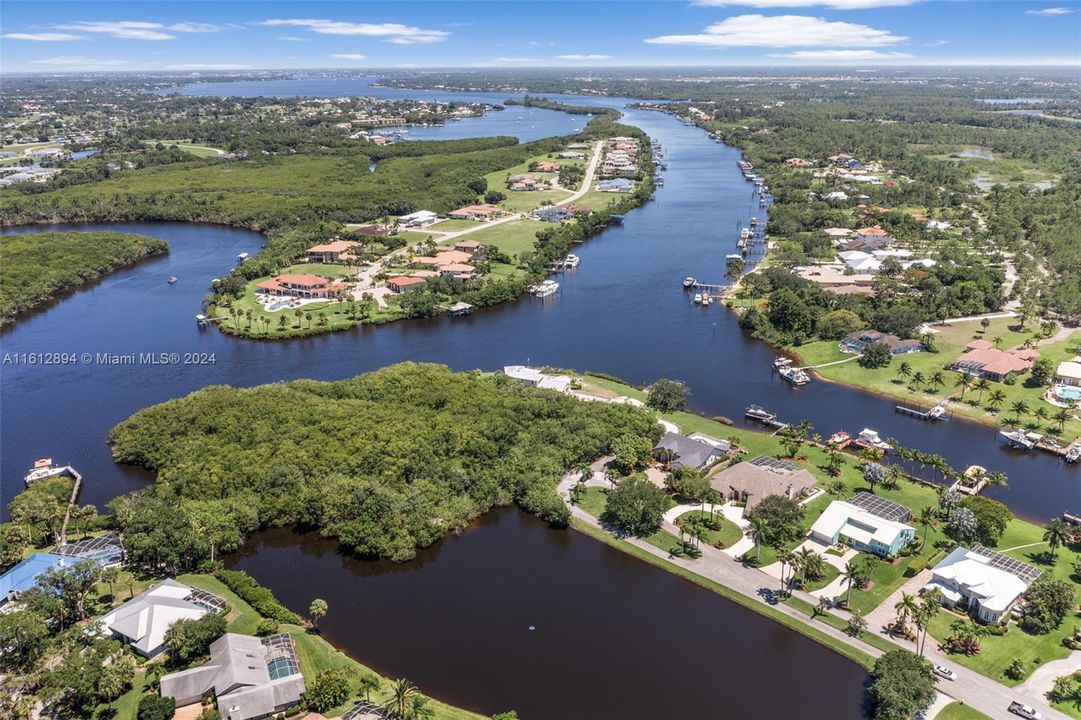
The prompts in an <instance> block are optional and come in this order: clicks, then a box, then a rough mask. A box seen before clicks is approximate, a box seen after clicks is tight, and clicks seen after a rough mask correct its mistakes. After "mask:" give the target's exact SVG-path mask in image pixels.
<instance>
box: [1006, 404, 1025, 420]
mask: <svg viewBox="0 0 1081 720" xmlns="http://www.w3.org/2000/svg"><path fill="white" fill-rule="evenodd" d="M1010 411H1011V412H1013V414H1014V415H1016V416H1017V422H1021V416H1022V415H1024V414H1025V413H1027V412H1028V403H1027V402H1025V401H1024V400H1018V401H1016V402H1015V403H1014V404H1012V405H1010Z"/></svg>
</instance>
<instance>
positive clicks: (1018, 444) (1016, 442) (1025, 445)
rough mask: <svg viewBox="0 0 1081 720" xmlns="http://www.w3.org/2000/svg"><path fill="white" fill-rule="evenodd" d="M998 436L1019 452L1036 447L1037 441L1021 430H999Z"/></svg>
mask: <svg viewBox="0 0 1081 720" xmlns="http://www.w3.org/2000/svg"><path fill="white" fill-rule="evenodd" d="M998 436H999V437H1000V438H1002V439H1003V440H1004V441H1005V442H1006V444H1007V445H1009V446H1010V447H1012V448H1015V449H1017V450H1031V449H1032V448H1034V447H1036V441H1035V440H1033V439H1031V438H1030V437H1028V435H1026V434H1025V433H1023V432H1021V431H1020V430H999V431H998Z"/></svg>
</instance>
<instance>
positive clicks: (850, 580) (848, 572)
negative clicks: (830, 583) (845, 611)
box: [841, 560, 863, 605]
mask: <svg viewBox="0 0 1081 720" xmlns="http://www.w3.org/2000/svg"><path fill="white" fill-rule="evenodd" d="M841 579H842V580H844V582H845V584H847V585H848V592H847V593H846V594H845V605H848V604H849V601H851V599H852V585H853V584H854V583H857V582H862V580H863V568H861V567H860V566H859V565H857V564H856V563H854V562H852V561H851V560H849V561H848V562H846V563H845V569H844V570H842V571H841Z"/></svg>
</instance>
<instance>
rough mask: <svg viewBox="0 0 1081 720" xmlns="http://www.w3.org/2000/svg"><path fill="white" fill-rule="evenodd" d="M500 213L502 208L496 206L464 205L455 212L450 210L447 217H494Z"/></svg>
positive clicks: (488, 204) (486, 204)
mask: <svg viewBox="0 0 1081 720" xmlns="http://www.w3.org/2000/svg"><path fill="white" fill-rule="evenodd" d="M501 212H503V208H501V207H499V206H498V205H492V204H490V203H485V204H483V205H466V206H465V207H460V208H458V209H457V210H452V211H451V212H449V213H447V215H496V214H498V213H501Z"/></svg>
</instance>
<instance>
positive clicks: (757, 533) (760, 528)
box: [747, 515, 769, 565]
mask: <svg viewBox="0 0 1081 720" xmlns="http://www.w3.org/2000/svg"><path fill="white" fill-rule="evenodd" d="M750 523H751V524H750V526H749V527H748V528H747V531H748V532H747V534H748V535H750V536H751V540H752V541H753V542H754V549H755V564H756V565H761V564H762V545H763V544H764V543H765V542H766V538H767V537H769V523H767V522H766V520H765V518H763V517H762V516H760V515H759V516H755V515H752V516H751V520H750Z"/></svg>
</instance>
